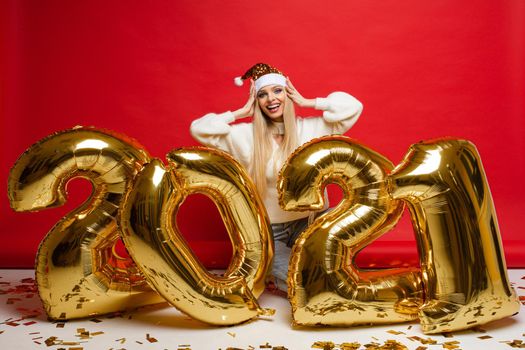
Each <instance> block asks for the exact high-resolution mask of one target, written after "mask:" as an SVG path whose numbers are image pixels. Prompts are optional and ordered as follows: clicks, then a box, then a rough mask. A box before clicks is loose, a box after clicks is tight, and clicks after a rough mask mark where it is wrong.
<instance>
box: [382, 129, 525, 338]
mask: <svg viewBox="0 0 525 350" xmlns="http://www.w3.org/2000/svg"><path fill="white" fill-rule="evenodd" d="M389 181H390V187H391V193H392V196H393V198H396V199H402V200H404V201H406V202H407V203H408V207H409V209H410V213H411V216H412V222H413V225H414V228H415V231H416V240H417V241H418V246H419V254H420V263H421V269H422V275H423V281H424V288H425V303H424V305H423V306H422V307H421V310H420V314H419V317H420V320H421V325H422V329H423V331H424V332H425V333H429V334H430V333H440V332H450V331H457V330H460V329H466V328H471V327H474V326H476V325H480V324H484V323H487V322H489V321H492V320H497V319H500V318H503V317H507V316H510V315H512V314H514V313H517V312H518V310H519V307H520V306H519V301H518V300H517V298H516V294H515V292H514V290H513V289H512V287H511V286H510V284H509V280H508V277H507V268H506V265H505V257H504V255H503V249H502V246H501V238H500V233H499V228H498V222H497V218H496V212H495V210H494V205H493V201H492V196H491V194H490V189H489V186H488V183H487V179H486V177H485V173H484V170H483V166H482V164H481V160H480V157H479V154H478V152H477V150H476V148H475V146H474V145H472V144H471V143H470V142H468V141H463V140H453V139H449V140H446V139H442V140H434V141H426V142H422V143H418V144H415V145H413V146H412V147H411V148H410V150H409V152H408V153H407V155H406V156H405V159H404V160H403V162H401V164H399V165H398V166H397V167H396V169H395V170H394V171H393V173H392V175H391V177H390V179H389Z"/></svg>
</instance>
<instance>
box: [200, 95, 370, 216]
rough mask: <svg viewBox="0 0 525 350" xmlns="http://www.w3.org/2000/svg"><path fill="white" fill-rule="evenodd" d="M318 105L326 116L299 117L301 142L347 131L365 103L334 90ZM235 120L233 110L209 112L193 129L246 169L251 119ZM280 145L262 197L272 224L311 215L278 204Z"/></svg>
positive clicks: (205, 142)
mask: <svg viewBox="0 0 525 350" xmlns="http://www.w3.org/2000/svg"><path fill="white" fill-rule="evenodd" d="M315 109H318V110H322V111H323V117H312V118H300V117H298V118H297V134H298V141H299V144H300V145H301V144H303V143H305V142H308V141H310V140H311V139H313V138H316V137H321V136H326V135H332V134H343V133H345V132H346V131H347V130H349V129H350V128H351V127H352V126H353V125H354V124H355V122H356V121H357V118H358V117H359V115H360V114H361V112H362V110H363V105H362V104H361V102H359V101H358V100H357V99H356V98H354V97H353V96H351V95H349V94H347V93H345V92H333V93H331V94H330V95H328V97H326V98H317V99H316V101H315ZM234 121H235V118H234V116H233V114H232V112H230V111H228V112H225V113H221V114H214V113H210V114H206V115H205V116H203V117H202V118H199V119H197V120H194V121H193V123H192V124H191V127H190V132H191V134H192V136H193V137H194V138H195V139H196V140H197V141H199V142H200V143H201V144H203V145H206V146H212V147H217V148H219V149H221V150H223V151H226V152H228V153H230V154H231V155H232V156H233V157H234V158H235V159H237V160H238V161H239V162H240V163H241V164H242V165H243V166H245V167H246V169H250V165H251V162H252V154H253V126H252V123H239V124H233V125H230V123H233V122H234ZM272 140H273V139H272ZM278 147H279V145H278V144H277V142H275V141H273V152H274V154H273V155H272V156H271V157H270V160H269V162H268V165H267V168H266V169H267V171H266V181H267V183H266V185H267V190H266V195H265V196H264V198H263V202H264V205H265V207H266V210H267V211H268V216H269V217H270V222H271V223H272V224H274V223H281V222H287V221H292V220H297V219H300V218H303V217H306V216H308V215H309V212H288V211H284V210H282V209H281V208H280V206H279V201H278V194H277V186H276V184H277V174H278V171H279V169H280V168H281V166H282V164H281V163H279V164H276V162H277V158H278V157H276V156H275V152H276V151H277V149H278ZM275 170H277V171H275Z"/></svg>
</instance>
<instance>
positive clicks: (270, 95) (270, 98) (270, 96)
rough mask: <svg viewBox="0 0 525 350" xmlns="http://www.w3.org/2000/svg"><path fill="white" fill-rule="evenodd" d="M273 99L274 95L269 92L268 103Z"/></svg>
mask: <svg viewBox="0 0 525 350" xmlns="http://www.w3.org/2000/svg"><path fill="white" fill-rule="evenodd" d="M274 98H275V94H274V93H273V92H269V93H268V101H273V99H274Z"/></svg>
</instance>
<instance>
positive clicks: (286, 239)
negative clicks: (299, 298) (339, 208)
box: [271, 211, 325, 292]
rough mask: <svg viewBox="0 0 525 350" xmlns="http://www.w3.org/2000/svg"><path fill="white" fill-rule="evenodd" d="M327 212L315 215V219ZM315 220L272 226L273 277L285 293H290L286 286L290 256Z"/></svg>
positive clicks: (301, 220) (276, 284)
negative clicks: (293, 248) (298, 239)
mask: <svg viewBox="0 0 525 350" xmlns="http://www.w3.org/2000/svg"><path fill="white" fill-rule="evenodd" d="M324 212H325V211H321V212H318V213H315V216H314V217H312V219H313V218H315V217H317V216H319V215H321V214H323V213H324ZM310 221H312V222H313V220H310V217H305V218H302V219H298V220H294V221H288V222H282V223H278V224H272V225H271V227H272V232H273V241H274V246H275V251H274V256H273V265H272V275H273V277H274V283H275V286H276V287H277V288H278V289H279V290H282V291H284V292H287V291H288V286H287V284H286V281H287V278H288V263H289V261H290V255H291V252H292V247H293V245H294V243H295V241H296V240H297V237H299V235H300V234H301V232H303V231H304V230H305V229H306V228H307V227H308V226H309V224H310V223H311V222H310Z"/></svg>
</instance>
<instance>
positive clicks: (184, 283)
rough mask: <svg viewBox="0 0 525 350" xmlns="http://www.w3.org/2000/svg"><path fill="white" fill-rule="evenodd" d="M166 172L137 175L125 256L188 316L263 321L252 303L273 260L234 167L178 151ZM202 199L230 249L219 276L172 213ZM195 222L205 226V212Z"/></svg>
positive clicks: (258, 207)
mask: <svg viewBox="0 0 525 350" xmlns="http://www.w3.org/2000/svg"><path fill="white" fill-rule="evenodd" d="M168 159H169V163H170V167H169V169H166V168H165V167H164V165H163V164H162V162H161V161H160V160H153V161H152V162H151V163H150V164H148V165H146V166H145V168H144V169H143V171H142V172H141V173H140V174H139V175H138V176H137V180H136V183H135V186H134V188H133V190H132V191H131V192H130V193H129V195H128V197H127V200H126V203H125V205H124V207H123V208H122V217H121V220H120V224H121V225H122V230H123V232H124V242H125V244H126V246H127V247H128V250H129V252H130V254H131V256H133V257H134V259H135V261H137V264H138V265H139V267H140V268H141V270H142V271H143V272H144V275H145V276H146V277H147V278H148V280H149V281H150V283H151V284H152V285H153V286H154V287H155V289H156V290H157V291H158V292H159V293H160V294H161V295H162V296H163V297H164V298H166V300H168V301H169V302H170V303H171V304H172V305H173V306H175V307H177V308H178V309H179V310H181V311H183V312H185V313H187V314H188V315H190V316H191V317H193V318H195V319H198V320H201V321H203V322H206V323H209V324H214V325H233V324H237V323H241V322H245V321H247V320H250V319H252V318H254V317H257V316H258V315H271V314H273V310H265V309H261V308H260V306H259V305H258V302H257V296H259V295H260V294H261V293H262V291H263V289H264V280H265V275H266V272H267V270H268V268H269V266H270V263H271V259H272V256H273V247H272V241H271V235H270V233H269V223H268V219H267V215H266V211H265V209H264V207H263V205H262V202H261V200H260V198H259V197H258V195H257V193H256V191H255V187H254V185H253V184H252V182H251V180H250V179H249V177H248V175H247V174H246V172H245V171H244V170H243V169H242V167H241V166H240V165H239V164H238V163H237V162H236V161H235V160H234V159H233V158H232V157H230V156H229V155H227V154H226V153H224V152H221V151H217V150H213V149H208V148H203V147H199V148H187V149H178V150H175V151H173V152H170V153H169V154H168ZM192 193H203V194H205V195H207V196H209V197H210V199H212V200H213V201H214V202H215V204H216V205H217V207H218V209H219V211H220V213H221V217H222V218H223V220H224V224H225V226H226V228H227V231H228V234H229V236H230V238H231V241H232V245H233V251H234V253H233V257H232V261H231V263H230V266H229V268H228V269H227V271H226V272H225V274H224V276H217V275H214V274H211V273H209V272H208V271H207V270H206V269H205V268H204V267H203V266H202V264H201V263H200V261H199V260H198V259H197V257H196V256H195V255H194V253H193V252H192V251H191V249H190V248H189V247H188V245H187V244H186V242H185V240H184V237H183V236H182V234H181V233H180V232H179V229H178V227H177V225H176V221H175V214H176V213H177V211H178V208H179V206H180V205H181V204H182V203H183V201H184V200H185V198H186V197H187V196H188V195H191V194H192ZM199 217H200V218H201V219H202V220H206V213H204V212H203V213H200V215H199Z"/></svg>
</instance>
